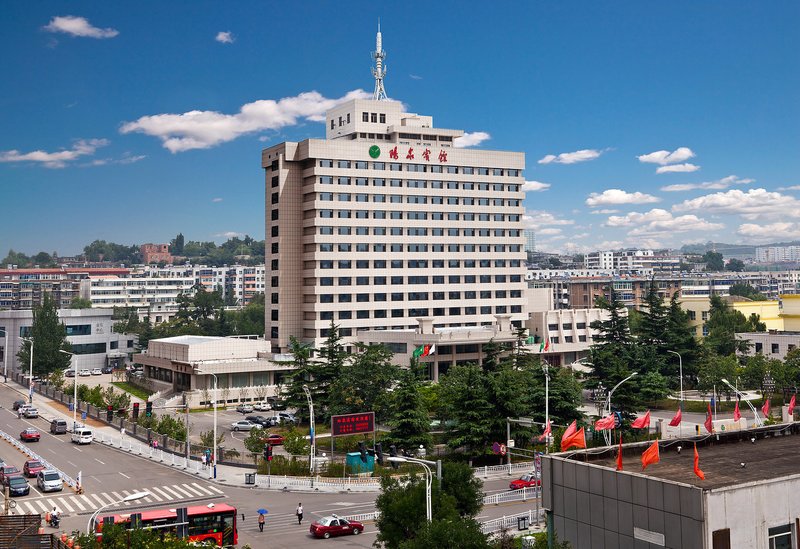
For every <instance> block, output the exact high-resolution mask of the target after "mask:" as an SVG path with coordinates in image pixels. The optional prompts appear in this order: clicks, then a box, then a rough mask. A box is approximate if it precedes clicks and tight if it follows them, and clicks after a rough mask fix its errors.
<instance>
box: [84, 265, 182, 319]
mask: <svg viewBox="0 0 800 549" xmlns="http://www.w3.org/2000/svg"><path fill="white" fill-rule="evenodd" d="M156 273H157V276H156ZM147 275H149V276H147ZM194 284H195V279H194V277H192V276H183V275H179V274H176V273H174V272H173V271H171V270H169V269H159V270H158V271H153V270H148V271H147V272H146V274H145V273H133V274H132V275H131V276H90V277H88V278H86V279H84V280H81V297H82V298H84V299H88V300H89V301H91V302H92V308H96V309H113V308H114V307H119V308H123V307H130V308H135V309H137V310H138V312H139V317H140V318H141V319H144V318H145V317H147V316H149V317H150V320H151V321H152V322H153V323H154V324H158V323H161V322H164V321H167V320H170V319H172V318H173V317H174V316H175V313H176V312H177V310H178V304H177V298H178V296H179V295H180V294H181V293H186V294H192V293H193V291H194V290H193V289H192V288H193V286H194Z"/></svg>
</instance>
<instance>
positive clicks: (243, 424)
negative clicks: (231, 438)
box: [231, 419, 261, 431]
mask: <svg viewBox="0 0 800 549" xmlns="http://www.w3.org/2000/svg"><path fill="white" fill-rule="evenodd" d="M251 429H261V425H259V424H258V423H253V422H252V421H247V420H246V419H242V420H240V421H234V422H233V423H231V431H249V430H251Z"/></svg>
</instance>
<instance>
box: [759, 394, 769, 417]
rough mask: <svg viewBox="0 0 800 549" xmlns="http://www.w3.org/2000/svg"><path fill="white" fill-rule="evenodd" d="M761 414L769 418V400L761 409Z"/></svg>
mask: <svg viewBox="0 0 800 549" xmlns="http://www.w3.org/2000/svg"><path fill="white" fill-rule="evenodd" d="M761 413H762V414H764V417H765V418H766V417H769V398H767V400H765V401H764V405H763V406H762V407H761Z"/></svg>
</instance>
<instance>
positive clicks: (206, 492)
mask: <svg viewBox="0 0 800 549" xmlns="http://www.w3.org/2000/svg"><path fill="white" fill-rule="evenodd" d="M192 486H194V487H195V488H197V489H198V490H202V491H203V492H205V493H204V494H203V495H204V496H213V495H214V492H212V491H211V490H209V489H208V488H206V487H204V486H200V485H199V484H197V483H196V482H193V483H192Z"/></svg>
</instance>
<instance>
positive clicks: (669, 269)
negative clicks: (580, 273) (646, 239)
mask: <svg viewBox="0 0 800 549" xmlns="http://www.w3.org/2000/svg"><path fill="white" fill-rule="evenodd" d="M583 264H584V266H585V267H586V268H587V269H597V270H606V271H614V272H615V273H618V274H625V273H632V274H638V275H644V276H649V275H652V274H653V273H661V274H663V273H677V272H679V271H680V264H681V260H680V257H678V256H676V255H669V254H663V253H659V254H656V253H654V252H653V250H618V251H598V252H591V253H588V254H586V255H585V256H584V257H583Z"/></svg>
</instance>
